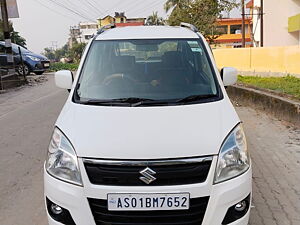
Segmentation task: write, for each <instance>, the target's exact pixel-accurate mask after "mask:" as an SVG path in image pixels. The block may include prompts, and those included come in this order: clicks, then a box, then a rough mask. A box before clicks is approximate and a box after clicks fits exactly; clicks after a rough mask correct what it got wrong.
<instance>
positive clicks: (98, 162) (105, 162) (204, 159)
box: [82, 156, 213, 166]
mask: <svg viewBox="0 0 300 225" xmlns="http://www.w3.org/2000/svg"><path fill="white" fill-rule="evenodd" d="M82 160H83V162H84V163H89V164H96V165H110V166H164V165H184V164H191V163H200V162H209V161H212V160H213V156H206V157H199V158H183V159H160V160H132V161H129V160H104V159H90V158H82Z"/></svg>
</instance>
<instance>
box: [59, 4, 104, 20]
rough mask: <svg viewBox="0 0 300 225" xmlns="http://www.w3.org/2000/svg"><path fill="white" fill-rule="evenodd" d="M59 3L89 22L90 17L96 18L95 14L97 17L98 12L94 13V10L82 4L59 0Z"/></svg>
mask: <svg viewBox="0 0 300 225" xmlns="http://www.w3.org/2000/svg"><path fill="white" fill-rule="evenodd" d="M61 1H63V2H61ZM60 3H62V4H64V5H65V6H67V7H69V8H70V9H72V10H74V11H76V12H78V13H81V14H82V15H84V16H85V18H90V19H89V20H91V17H97V16H96V14H97V15H98V12H96V11H94V8H90V6H89V5H87V4H82V2H76V1H74V0H60ZM76 3H77V4H76ZM78 3H79V4H78ZM92 20H93V19H92Z"/></svg>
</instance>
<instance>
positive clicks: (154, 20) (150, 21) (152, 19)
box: [146, 12, 165, 26]
mask: <svg viewBox="0 0 300 225" xmlns="http://www.w3.org/2000/svg"><path fill="white" fill-rule="evenodd" d="M146 24H147V25H157V26H158V25H164V24H165V21H164V19H163V18H162V17H159V16H158V12H153V13H152V15H150V16H148V18H147V21H146Z"/></svg>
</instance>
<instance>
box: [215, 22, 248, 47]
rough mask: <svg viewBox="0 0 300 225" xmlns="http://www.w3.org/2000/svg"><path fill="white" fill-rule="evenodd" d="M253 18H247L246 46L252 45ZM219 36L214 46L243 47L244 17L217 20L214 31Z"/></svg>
mask: <svg viewBox="0 0 300 225" xmlns="http://www.w3.org/2000/svg"><path fill="white" fill-rule="evenodd" d="M251 30H252V19H251V18H249V17H248V18H246V19H245V33H246V47H251V46H252V42H251ZM214 35H217V38H216V39H215V40H214V42H213V44H212V47H213V48H241V47H242V18H224V19H218V20H217V26H216V28H215V31H214Z"/></svg>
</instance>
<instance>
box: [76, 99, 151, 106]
mask: <svg viewBox="0 0 300 225" xmlns="http://www.w3.org/2000/svg"><path fill="white" fill-rule="evenodd" d="M145 101H147V102H148V101H149V102H152V101H155V100H152V99H147V98H134V97H130V98H115V99H89V100H86V101H81V103H82V104H85V105H120V106H133V107H134V106H136V105H140V104H142V103H143V102H145Z"/></svg>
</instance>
